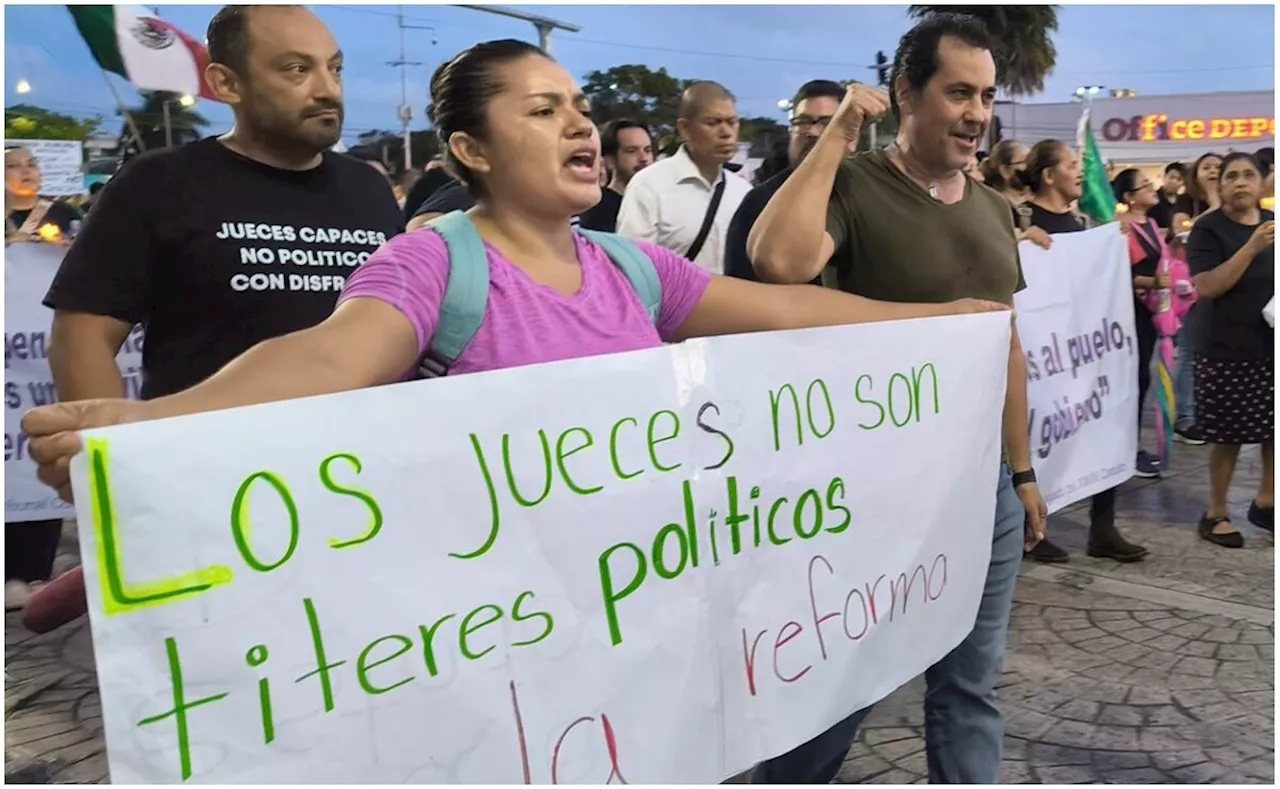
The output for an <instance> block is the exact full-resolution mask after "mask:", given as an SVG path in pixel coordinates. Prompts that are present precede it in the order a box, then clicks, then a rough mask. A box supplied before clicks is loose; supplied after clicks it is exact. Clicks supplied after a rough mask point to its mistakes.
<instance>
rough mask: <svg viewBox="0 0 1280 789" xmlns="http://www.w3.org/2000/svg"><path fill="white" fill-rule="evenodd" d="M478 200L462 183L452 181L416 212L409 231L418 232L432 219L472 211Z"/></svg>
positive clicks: (432, 195)
mask: <svg viewBox="0 0 1280 789" xmlns="http://www.w3.org/2000/svg"><path fill="white" fill-rule="evenodd" d="M475 204H476V200H475V198H474V197H472V196H471V194H470V193H469V192H467V187H465V186H463V185H462V182H461V181H458V180H452V181H450V182H449V183H447V184H445V185H444V186H442V187H440V188H439V189H437V190H436V191H435V192H433V193H432V194H431V196H430V197H428V198H427V199H426V201H425V202H424V203H423V204H422V205H421V206H419V207H418V210H417V211H415V212H414V214H413V218H412V219H410V220H409V225H408V229H409V230H418V229H419V228H421V227H423V226H424V225H426V224H427V223H428V222H430V221H431V220H432V219H435V218H436V217H438V216H444V215H445V214H448V213H452V212H454V211H470V210H471V209H472V207H473V206H475Z"/></svg>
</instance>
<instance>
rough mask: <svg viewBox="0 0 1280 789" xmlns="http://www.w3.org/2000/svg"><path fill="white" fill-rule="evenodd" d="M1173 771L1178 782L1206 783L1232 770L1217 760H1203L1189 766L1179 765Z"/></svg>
mask: <svg viewBox="0 0 1280 789" xmlns="http://www.w3.org/2000/svg"><path fill="white" fill-rule="evenodd" d="M1171 772H1172V775H1173V777H1174V778H1176V779H1177V780H1178V783H1184V784H1206V783H1209V782H1210V781H1212V780H1213V779H1215V778H1220V777H1222V776H1224V775H1226V774H1227V773H1228V772H1230V771H1229V770H1228V769H1227V768H1226V767H1223V766H1222V765H1220V764H1218V763H1217V762H1201V763H1200V764H1193V765H1190V766H1188V767H1179V768H1178V769H1176V770H1172V771H1171Z"/></svg>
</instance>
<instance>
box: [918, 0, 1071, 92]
mask: <svg viewBox="0 0 1280 789" xmlns="http://www.w3.org/2000/svg"><path fill="white" fill-rule="evenodd" d="M907 13H908V14H910V15H911V17H912V18H913V19H923V18H924V17H926V16H929V15H930V14H935V13H952V14H967V15H969V16H974V17H977V18H978V19H981V20H982V21H983V22H985V23H986V25H987V29H988V30H989V31H991V37H992V39H994V40H995V41H998V42H999V45H998V46H997V47H996V51H994V52H993V53H992V55H994V57H995V61H996V73H997V74H999V75H1000V76H999V80H1000V88H1001V90H1003V91H1004V92H1005V93H1006V94H1008V95H1009V96H1010V97H1018V96H1029V95H1031V94H1033V93H1039V92H1040V91H1042V90H1044V78H1045V77H1047V76H1049V75H1050V74H1052V73H1053V67H1054V66H1055V65H1056V64H1057V60H1058V50H1057V48H1056V47H1054V45H1053V39H1052V37H1051V36H1050V33H1053V32H1055V31H1057V29H1058V6H1056V5H1026V6H1023V5H913V6H911V7H910V9H909V10H908V11H907Z"/></svg>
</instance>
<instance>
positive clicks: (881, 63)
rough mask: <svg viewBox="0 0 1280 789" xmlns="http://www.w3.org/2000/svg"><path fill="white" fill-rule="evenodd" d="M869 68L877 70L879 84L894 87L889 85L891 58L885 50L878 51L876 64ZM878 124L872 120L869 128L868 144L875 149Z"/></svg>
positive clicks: (888, 88) (883, 86)
mask: <svg viewBox="0 0 1280 789" xmlns="http://www.w3.org/2000/svg"><path fill="white" fill-rule="evenodd" d="M867 68H869V69H872V70H874V71H875V72H876V84H877V85H879V86H880V87H882V88H885V89H887V90H893V88H892V87H891V86H890V85H889V58H888V57H887V56H886V55H885V54H884V52H877V53H876V63H875V65H874V66H867ZM878 125H879V124H877V123H875V122H874V121H872V123H871V128H870V129H868V130H867V132H868V136H869V138H870V139H869V140H868V141H867V142H868V146H869V147H870V149H871V150H873V151H874V150H875V149H876V139H877V138H878V137H879V135H880V130H879V128H877V127H878Z"/></svg>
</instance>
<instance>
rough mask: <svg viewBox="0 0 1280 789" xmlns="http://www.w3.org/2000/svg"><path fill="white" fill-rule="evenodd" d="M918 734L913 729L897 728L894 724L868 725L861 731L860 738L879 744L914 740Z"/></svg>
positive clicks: (869, 742)
mask: <svg viewBox="0 0 1280 789" xmlns="http://www.w3.org/2000/svg"><path fill="white" fill-rule="evenodd" d="M919 736H920V735H919V734H917V733H916V732H915V730H914V729H906V728H898V727H894V726H884V727H875V728H870V727H868V728H867V729H866V731H865V732H863V735H862V739H863V740H865V741H866V742H867V743H868V744H870V745H879V744H881V743H887V742H897V741H899V740H914V739H918V738H919Z"/></svg>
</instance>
